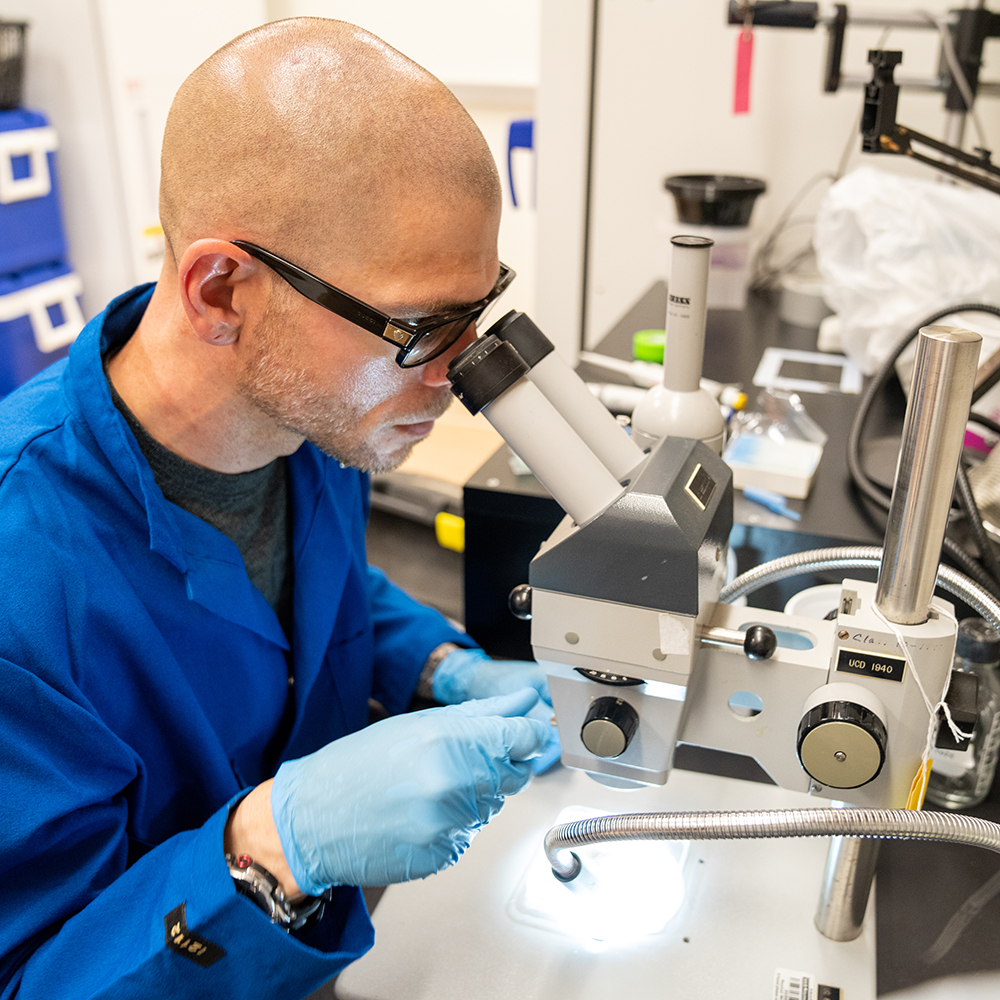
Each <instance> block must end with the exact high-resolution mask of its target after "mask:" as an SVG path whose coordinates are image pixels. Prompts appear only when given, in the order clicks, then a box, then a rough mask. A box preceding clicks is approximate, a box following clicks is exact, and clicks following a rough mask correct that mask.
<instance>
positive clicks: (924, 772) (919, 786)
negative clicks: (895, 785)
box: [906, 760, 934, 811]
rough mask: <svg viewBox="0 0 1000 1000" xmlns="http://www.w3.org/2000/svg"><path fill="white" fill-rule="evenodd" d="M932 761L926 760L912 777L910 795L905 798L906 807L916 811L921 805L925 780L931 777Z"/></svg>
mask: <svg viewBox="0 0 1000 1000" xmlns="http://www.w3.org/2000/svg"><path fill="white" fill-rule="evenodd" d="M933 763H934V761H932V760H928V761H927V763H926V764H924V765H923V766H922V767H921V768H920V770H919V771H917V773H916V774H915V775H914V777H913V784H912V785H910V797H909V798H908V799H907V800H906V808H907V809H912V810H914V811H918V810H919V809H921V808H922V807H923V804H924V795H925V794H926V792H927V782H928V781H930V778H931V765H932V764H933Z"/></svg>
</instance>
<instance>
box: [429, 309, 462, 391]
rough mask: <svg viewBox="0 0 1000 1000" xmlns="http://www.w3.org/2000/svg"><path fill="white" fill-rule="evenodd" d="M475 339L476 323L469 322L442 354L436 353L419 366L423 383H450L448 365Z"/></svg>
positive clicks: (430, 384)
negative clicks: (433, 357)
mask: <svg viewBox="0 0 1000 1000" xmlns="http://www.w3.org/2000/svg"><path fill="white" fill-rule="evenodd" d="M475 339H476V324H475V323H470V324H469V326H468V327H467V329H466V330H465V332H464V333H463V334H462V336H461V337H459V338H458V340H456V341H455V343H454V344H452V345H451V347H449V348H448V350H447V351H445V352H444V354H440V355H438V356H437V357H436V358H435V359H434V360H433V361H428V362H427V364H426V365H421V366H420V373H421V378H422V381H423V383H424V385H427V386H435V387H436V386H442V385H451V383H450V382H449V381H448V365H450V364H451V362H452V360H453V359H454V358H456V357H458V355H459V354H461V353H462V351H464V350H465V349H466V348H467V347H468V346H469V344H471V343H472V342H473V341H474V340H475Z"/></svg>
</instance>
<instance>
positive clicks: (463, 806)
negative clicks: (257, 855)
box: [271, 690, 549, 896]
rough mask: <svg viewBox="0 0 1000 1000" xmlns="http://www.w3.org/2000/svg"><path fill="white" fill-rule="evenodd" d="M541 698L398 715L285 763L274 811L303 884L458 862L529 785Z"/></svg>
mask: <svg viewBox="0 0 1000 1000" xmlns="http://www.w3.org/2000/svg"><path fill="white" fill-rule="evenodd" d="M537 701H538V696H537V694H536V693H535V692H534V691H530V690H521V691H516V692H514V693H513V694H509V695H505V696H504V697H500V698H491V699H488V700H485V701H470V702H467V703H465V704H463V705H450V706H448V707H446V708H429V709H426V710H425V711H423V712H413V713H411V714H409V715H397V716H394V717H393V718H390V719H385V720H384V721H382V722H376V723H375V724H374V725H373V726H369V727H368V728H367V729H362V730H360V731H359V732H356V733H352V734H351V735H350V736H345V737H343V738H342V739H339V740H334V741H333V743H329V744H327V745H326V746H325V747H323V749H322V750H318V751H316V753H314V754H310V756H308V757H302V758H301V759H299V760H292V761H288V762H287V763H285V764H282V765H281V767H280V768H279V769H278V773H277V775H276V776H275V779H274V786H273V788H272V789H271V812H272V815H273V816H274V822H275V825H276V826H277V828H278V836H279V837H280V838H281V846H282V849H283V850H284V852H285V858H286V860H287V861H288V866H289V868H290V869H291V871H292V875H294V876H295V881H296V882H297V883H298V884H299V888H300V889H301V890H302V891H303V892H305V893H307V894H309V895H313V896H315V895H318V894H319V893H321V892H322V891H323V890H324V889H326V888H327V887H328V886H331V885H365V886H374V885H388V884H389V883H390V882H405V881H407V880H408V879H413V878H423V877H424V876H425V875H430V874H432V873H433V872H436V871H439V870H440V869H442V868H446V867H447V866H448V865H451V864H454V863H455V862H456V861H457V860H458V858H459V855H461V854H462V852H463V851H464V850H465V849H466V848H467V847H468V846H469V844H470V843H471V842H472V838H473V837H474V836H475V834H476V831H477V830H478V829H479V828H480V827H481V826H483V825H484V824H485V823H488V822H489V821H490V819H491V818H492V817H493V816H495V815H496V814H497V813H498V812H499V811H500V808H501V806H502V805H503V799H504V796H505V795H512V794H514V793H515V792H519V791H520V790H521V789H522V788H524V786H525V785H527V784H528V782H529V781H530V779H531V768H530V766H529V764H528V761H529V760H530V759H531V758H532V757H534V756H535V755H536V754H538V753H539V751H541V750H543V749H544V748H545V747H546V745H547V743H548V740H549V733H548V731H547V730H548V728H549V727H547V726H544V725H543V724H542V723H541V722H539V721H538V720H537V719H528V718H520V716H524V715H525V714H526V713H527V712H529V711H530V710H531V708H532V707H533V706H534V705H535V704H536V703H537Z"/></svg>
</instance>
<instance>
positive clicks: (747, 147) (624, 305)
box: [538, 0, 1000, 350]
mask: <svg viewBox="0 0 1000 1000" xmlns="http://www.w3.org/2000/svg"><path fill="white" fill-rule="evenodd" d="M589 6H590V4H587V3H584V2H582V0H575V2H574V0H546V2H545V7H544V11H543V33H542V86H541V93H540V97H539V101H540V112H539V130H540V137H539V144H540V147H541V149H540V157H541V159H540V170H541V177H540V181H539V183H540V191H541V194H542V196H543V198H544V200H543V201H542V204H541V206H540V234H539V240H540V244H541V245H542V246H543V247H547V250H546V249H543V250H542V252H541V255H540V267H541V271H540V279H539V280H540V289H541V293H542V294H541V295H540V296H539V301H538V315H539V317H540V319H541V320H542V321H543V322H544V323H548V324H549V326H547V327H546V328H547V329H549V328H550V327H551V329H550V336H551V335H552V331H553V330H556V331H558V335H559V337H560V338H561V339H560V345H561V346H563V347H564V350H565V349H566V347H565V345H566V344H570V343H572V337H573V336H574V335H575V336H576V337H577V338H578V337H579V333H580V327H579V312H580V305H579V298H580V287H579V280H576V282H575V283H574V281H573V279H572V277H571V276H570V275H569V270H570V267H569V264H570V262H572V265H573V267H575V268H577V269H580V268H581V267H582V264H581V263H580V260H581V259H582V247H581V245H580V244H579V243H578V242H574V241H573V237H574V235H575V231H576V229H578V228H579V226H578V223H577V221H576V220H577V219H578V218H579V214H580V213H581V212H582V211H583V191H582V189H581V188H580V187H579V184H580V181H581V176H582V174H581V171H580V169H579V167H578V159H579V157H580V156H581V155H582V153H583V149H584V148H585V135H584V134H583V133H582V131H581V128H580V127H576V128H575V130H574V129H571V128H568V126H567V122H571V121H577V120H578V119H579V116H580V114H581V108H582V104H581V102H584V101H585V100H586V95H585V94H584V93H583V90H582V87H583V85H584V83H585V80H583V79H581V73H582V70H581V68H580V67H579V65H578V64H579V61H580V57H579V47H580V45H581V44H582V43H583V42H586V40H587V38H588V37H589V30H588V28H589V17H590V13H589V12H588V11H587V10H586V8H587V7H589ZM878 6H879V7H880V8H886V9H887V8H895V9H905V10H909V9H911V8H912V7H913V6H914V5H913V3H912V0H885V2H882V3H880V4H879V5H878ZM946 6H947V5H945V4H943V3H942V4H941V5H940V6H939V7H938V8H936V9H937V10H939V12H942V13H943V12H944V9H945V7H946ZM726 8H727V4H726V3H725V2H724V0H710V2H706V0H699V2H696V3H695V2H686V3H685V2H680V0H602V2H601V3H600V27H599V36H598V72H597V102H596V124H595V156H594V163H593V170H594V181H593V183H594V199H593V204H592V226H591V233H590V248H591V249H590V258H589V259H590V293H589V296H588V322H587V331H586V335H587V342H588V343H593V342H594V341H595V340H596V339H599V337H600V336H602V335H603V334H604V333H605V332H607V330H608V329H609V328H610V327H611V326H612V325H613V324H614V323H615V322H616V321H617V320H618V319H619V318H620V317H621V315H622V314H623V313H624V312H625V311H626V310H627V309H628V307H629V306H630V305H631V304H632V303H633V302H634V301H635V299H636V298H637V297H638V296H639V295H641V294H642V292H644V291H645V290H646V288H648V286H649V284H650V283H651V282H652V281H653V280H655V279H656V278H658V277H661V276H663V275H665V274H666V273H667V270H668V254H669V249H668V247H669V242H668V241H669V234H670V232H671V230H672V228H673V223H674V219H675V214H674V207H673V200H672V198H671V197H670V196H669V194H668V193H667V192H666V191H665V190H664V189H663V184H662V182H663V178H664V177H666V176H668V175H670V174H675V173H735V174H746V175H752V176H758V177H762V178H764V179H765V180H766V181H767V182H768V185H769V190H768V193H767V195H766V196H765V197H764V198H762V199H761V200H760V201H759V202H758V206H757V209H756V211H755V215H754V223H755V227H756V228H757V229H758V230H761V231H763V230H766V229H767V228H768V227H769V225H770V224H771V223H772V222H773V221H774V220H775V219H776V218H777V216H778V215H779V214H780V212H781V210H782V209H783V208H784V207H785V206H786V205H787V204H788V202H789V201H790V200H791V199H792V197H793V196H794V195H795V194H796V192H797V191H798V190H799V189H800V188H801V187H802V185H803V184H805V183H806V182H807V181H808V180H809V179H810V178H811V177H813V176H814V175H816V174H819V173H821V172H824V171H833V170H834V169H835V168H836V166H837V163H838V161H839V160H840V157H841V154H842V152H843V150H844V148H845V145H846V144H847V143H848V141H850V142H851V144H852V147H853V148H854V149H857V147H858V145H859V144H860V140H859V137H858V136H857V134H856V132H855V129H856V123H857V119H858V116H859V114H860V110H861V106H862V92H861V91H860V90H859V89H849V90H841V91H840V92H839V93H837V94H832V95H830V94H824V93H822V90H821V75H822V72H823V66H824V57H825V41H826V32H825V30H824V29H818V30H817V31H814V32H810V31H794V30H779V29H766V28H760V29H757V30H756V31H755V35H754V46H755V51H754V63H753V82H752V93H751V112H750V114H748V115H743V116H734V115H733V113H732V94H733V75H734V64H735V51H736V40H737V34H738V32H739V29H738V28H736V27H730V26H729V25H728V24H727V23H726ZM879 35H880V31H879V30H878V29H865V28H853V27H849V28H848V33H847V45H846V47H845V54H844V62H843V65H844V69H845V71H850V72H854V73H860V74H864V75H865V76H866V77H868V76H870V70H869V67H868V65H867V61H866V59H867V50H868V49H869V48H873V47H875V46H876V42H877V41H878V38H879ZM569 40H571V41H569ZM882 47H883V48H890V49H892V48H900V49H902V50H903V52H904V62H903V66H902V67H901V68H900V69H899V70H897V73H896V76H897V78H900V79H905V77H907V76H931V75H933V73H934V71H935V69H936V53H937V36H936V33H934V32H929V31H928V32H918V31H900V30H894V31H893V32H892V34H891V35H890V36H889V38H888V39H887V40H886V42H885V43H884V44H883V45H882ZM553 63H558V64H561V65H564V66H566V67H576V68H575V69H570V70H569V72H570V75H572V76H573V79H574V81H575V86H574V87H565V86H564V87H563V88H562V90H563V95H562V98H561V99H560V100H550V97H551V95H552V93H553V87H552V86H550V82H549V81H550V72H551V70H552V64H553ZM998 67H1000V42H987V64H986V67H985V69H984V72H983V77H982V78H983V79H993V80H996V79H997V78H998V77H1000V71H998ZM554 86H555V87H558V86H559V83H558V81H555V83H554ZM574 95H575V96H574ZM977 108H978V111H979V113H980V117H981V118H982V120H983V122H984V125H985V127H986V130H987V133H988V145H990V146H991V148H994V149H996V142H997V140H998V138H1000V136H998V132H1000V102H998V101H997V99H995V98H988V97H987V98H983V99H981V100H980V101H979V102H978V103H977ZM898 120H899V121H900V122H903V123H905V124H909V125H911V126H913V127H914V128H917V129H919V130H921V131H924V132H926V133H928V134H930V135H935V136H943V134H944V113H943V96H942V95H940V94H924V93H917V92H913V91H906V90H905V88H904V91H903V93H902V95H901V97H900V103H899V114H898ZM553 131H556V132H560V133H567V134H565V135H563V136H562V138H563V139H564V140H565V143H564V145H563V147H562V148H554V144H553V145H550V143H549V138H550V136H551V134H552V132H553ZM967 136H968V137H969V138H971V137H972V133H971V132H970V131H969V130H967ZM978 144H979V143H978V141H977V142H968V141H967V143H966V145H967V146H971V145H978ZM864 159H865V161H866V162H874V163H877V164H878V165H879V166H882V167H886V168H888V169H895V170H904V171H910V172H913V173H916V174H918V175H919V176H924V177H930V176H932V174H931V173H930V172H929V171H928V170H927V169H926V168H924V167H920V166H919V165H917V164H911V163H905V162H903V161H902V160H901V158H899V157H888V156H883V157H879V158H878V159H877V160H875V159H874V158H871V157H865V158H864ZM860 160H861V156H860V154H859V153H857V152H855V153H854V154H853V157H852V161H851V162H852V164H853V165H857V164H858V163H859V162H860ZM560 183H562V185H563V188H562V190H561V193H560V194H558V195H557V196H553V198H554V197H558V198H559V199H561V200H562V202H563V203H564V205H563V209H562V210H561V211H560V212H555V211H554V209H553V205H552V200H550V193H551V192H552V190H553V188H558V187H559V185H560ZM824 190H825V186H823V185H819V186H818V187H817V188H816V189H815V191H814V192H813V195H812V196H811V197H810V198H809V199H807V200H806V201H805V202H804V204H803V206H802V208H801V210H800V212H797V213H796V214H805V215H808V214H810V213H811V212H812V211H814V209H815V207H816V205H817V203H818V199H819V197H820V196H821V194H822V192H823V191H824ZM574 213H575V218H574ZM798 232H799V233H806V232H807V230H798ZM557 246H559V247H561V249H562V254H563V257H564V261H563V266H561V267H556V266H555V265H554V264H553V263H552V262H551V254H552V253H553V251H554V250H555V248H556V247H557ZM573 317H575V318H576V324H575V327H573V329H569V327H571V326H573V322H572V318H573ZM560 324H561V326H560ZM577 342H578V341H577Z"/></svg>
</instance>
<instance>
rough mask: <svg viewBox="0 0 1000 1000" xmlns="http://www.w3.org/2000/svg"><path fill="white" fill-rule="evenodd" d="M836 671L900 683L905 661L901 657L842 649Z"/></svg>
mask: <svg viewBox="0 0 1000 1000" xmlns="http://www.w3.org/2000/svg"><path fill="white" fill-rule="evenodd" d="M837 670H838V672H843V673H848V674H864V675H865V676H866V677H881V678H882V679H883V680H887V681H901V680H902V679H903V674H904V673H905V672H906V660H905V659H903V657H902V656H886V655H885V654H882V653H862V652H859V651H858V650H856V649H842V650H841V651H840V655H839V656H838V657H837Z"/></svg>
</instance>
